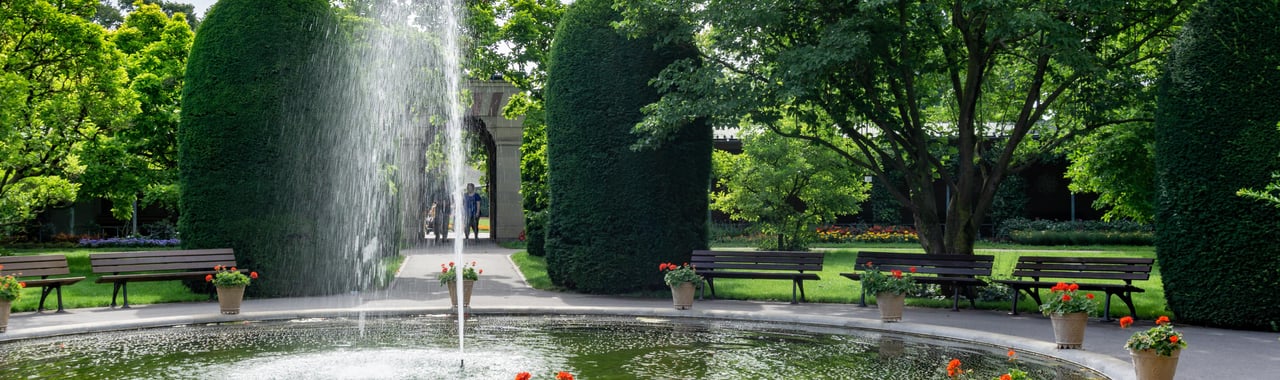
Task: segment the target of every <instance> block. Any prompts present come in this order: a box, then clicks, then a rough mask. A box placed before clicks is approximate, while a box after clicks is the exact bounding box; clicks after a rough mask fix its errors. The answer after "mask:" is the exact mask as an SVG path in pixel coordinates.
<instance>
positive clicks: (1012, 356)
mask: <svg viewBox="0 0 1280 380" xmlns="http://www.w3.org/2000/svg"><path fill="white" fill-rule="evenodd" d="M1017 356H1018V353H1017V352H1013V350H1009V360H1013V359H1014V358H1015V357H1017Z"/></svg>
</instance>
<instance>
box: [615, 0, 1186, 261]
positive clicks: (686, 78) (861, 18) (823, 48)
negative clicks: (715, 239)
mask: <svg viewBox="0 0 1280 380" xmlns="http://www.w3.org/2000/svg"><path fill="white" fill-rule="evenodd" d="M624 3H625V5H626V8H625V14H626V20H624V21H623V22H622V23H621V24H620V27H622V28H624V29H625V30H627V31H628V32H629V33H630V34H631V35H636V36H639V35H646V36H656V37H655V38H657V39H658V40H659V41H670V42H674V43H693V42H698V43H701V49H700V54H701V56H700V57H698V58H699V59H701V60H702V61H703V62H705V64H704V65H702V66H694V65H692V64H690V63H689V62H690V61H681V62H676V63H675V64H673V65H672V66H670V67H669V68H668V69H667V70H666V71H665V72H664V73H663V75H662V76H661V77H659V78H658V79H657V80H656V81H655V85H656V86H657V87H658V88H659V89H660V90H662V91H663V92H664V96H663V98H662V100H661V101H660V102H658V103H657V104H655V105H652V106H650V107H647V108H646V115H647V116H646V119H645V120H644V122H642V123H640V124H638V125H637V130H638V131H641V132H644V133H647V134H648V135H649V136H650V137H651V139H650V141H649V142H650V143H654V144H660V143H662V142H664V141H668V140H670V134H671V131H673V130H676V129H675V128H676V127H678V126H679V125H681V124H683V123H685V122H687V121H688V120H692V118H694V117H700V116H707V117H713V118H715V119H716V120H718V122H717V124H723V123H724V122H725V121H727V120H737V119H739V118H743V117H745V118H747V119H748V120H749V121H750V122H756V123H759V124H762V125H776V124H775V123H773V121H775V120H780V119H784V118H795V119H797V120H800V121H801V122H800V123H797V124H796V125H795V127H784V126H778V127H776V128H773V130H774V132H776V133H779V134H783V135H786V136H791V137H795V138H801V139H807V140H810V141H813V142H814V143H816V144H819V145H821V146H824V147H826V148H828V149H831V150H833V151H836V152H838V153H839V154H840V155H842V156H844V157H845V159H846V160H848V161H849V162H850V164H852V165H856V166H859V167H862V168H864V169H866V170H868V171H871V172H873V173H875V176H876V177H877V178H878V179H879V182H882V183H885V184H887V185H889V186H887V187H888V190H889V191H890V193H891V194H892V195H893V196H894V198H895V199H897V200H898V202H899V203H901V204H902V205H904V206H905V207H906V208H908V209H909V210H910V211H911V213H912V215H913V218H914V220H915V221H914V223H915V227H916V229H917V231H918V232H919V234H920V242H921V245H922V246H923V247H924V249H925V251H926V252H929V253H935V254H972V252H973V243H974V241H975V240H976V238H977V234H978V227H979V226H980V225H981V224H982V222H983V218H984V216H985V215H987V213H988V211H989V209H990V208H991V205H992V200H993V198H994V195H995V193H996V191H997V189H998V188H999V185H1000V183H1001V182H1002V181H1003V180H1004V179H1005V177H1007V176H1009V175H1010V174H1013V173H1017V172H1019V171H1021V170H1024V169H1025V168H1026V167H1028V166H1029V165H1030V164H1031V163H1034V162H1035V160H1036V159H1037V158H1038V157H1040V156H1042V155H1045V154H1046V153H1049V152H1051V151H1053V150H1054V149H1056V148H1057V147H1059V146H1061V145H1062V144H1063V143H1064V142H1065V141H1069V140H1070V139H1071V138H1073V137H1074V136H1077V135H1081V134H1086V133H1088V132H1089V131H1091V130H1094V129H1097V128H1100V127H1102V126H1106V125H1113V124H1121V123H1124V122H1128V121H1131V119H1130V118H1128V117H1126V116H1124V115H1123V113H1121V112H1118V111H1119V110H1121V109H1128V108H1131V107H1129V104H1128V103H1129V102H1130V101H1132V99H1133V96H1132V91H1134V89H1135V88H1141V87H1142V86H1144V85H1145V83H1147V82H1149V81H1150V78H1145V77H1143V76H1141V75H1138V74H1140V71H1138V70H1135V67H1137V66H1139V65H1142V64H1144V63H1145V62H1148V61H1150V60H1152V59H1153V58H1154V57H1156V56H1158V54H1159V52H1158V51H1157V50H1154V49H1153V47H1156V46H1157V45H1158V44H1156V43H1155V41H1160V40H1161V39H1165V38H1170V37H1171V34H1170V30H1171V29H1172V28H1173V27H1174V26H1176V25H1177V22H1178V20H1179V19H1180V17H1181V15H1182V14H1183V13H1184V12H1185V11H1186V9H1188V8H1189V7H1190V4H1191V1H1175V2H1164V1H1126V2H1121V1H1107V0H1096V1H1075V2H1042V1H1013V2H968V1H905V0H900V1H883V2H829V1H819V0H807V1H791V0H788V1H782V0H768V1H758V2H752V3H749V4H744V3H742V2H731V1H719V0H685V1H676V0H671V1H658V2H650V1H624ZM693 32H701V34H699V35H698V37H697V38H696V39H691V38H689V37H682V36H684V35H692V34H693ZM824 120H825V121H827V122H823V121H824ZM890 173H894V174H895V175H901V180H900V181H896V182H895V181H890V178H891V176H890ZM935 184H941V186H935ZM944 189H945V193H949V195H950V197H949V198H947V199H945V202H942V201H940V200H942V199H943V196H942V195H943V194H944Z"/></svg>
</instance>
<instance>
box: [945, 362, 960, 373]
mask: <svg viewBox="0 0 1280 380" xmlns="http://www.w3.org/2000/svg"><path fill="white" fill-rule="evenodd" d="M959 374H960V359H951V361H950V362H948V363H947V376H949V377H956V375H959Z"/></svg>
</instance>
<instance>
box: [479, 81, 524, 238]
mask: <svg viewBox="0 0 1280 380" xmlns="http://www.w3.org/2000/svg"><path fill="white" fill-rule="evenodd" d="M468 88H470V89H471V100H472V102H471V109H470V110H468V111H467V115H466V116H467V118H468V119H470V120H476V121H478V123H476V124H477V125H478V127H479V128H482V129H483V130H484V133H485V134H487V135H488V137H490V138H492V139H493V140H492V144H493V145H491V147H492V148H491V149H489V165H488V172H489V173H488V174H489V181H490V184H489V189H488V192H489V194H488V195H489V237H490V239H494V240H499V241H508V240H515V239H517V238H518V237H519V236H520V232H522V231H524V206H523V205H522V204H521V198H520V142H521V139H522V132H523V128H522V124H523V122H524V117H523V116H521V117H518V118H516V119H514V120H512V119H507V118H505V117H503V116H502V108H503V107H504V106H506V105H507V101H509V100H511V96H512V95H514V94H515V93H516V92H518V91H520V90H519V89H516V88H515V86H512V85H511V84H510V83H507V82H504V81H501V80H472V81H469V82H468Z"/></svg>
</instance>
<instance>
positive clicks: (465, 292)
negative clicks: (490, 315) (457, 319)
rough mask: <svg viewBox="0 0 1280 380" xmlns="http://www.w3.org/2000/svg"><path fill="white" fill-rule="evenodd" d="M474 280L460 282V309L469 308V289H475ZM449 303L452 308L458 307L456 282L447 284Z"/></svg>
mask: <svg viewBox="0 0 1280 380" xmlns="http://www.w3.org/2000/svg"><path fill="white" fill-rule="evenodd" d="M475 284H476V280H462V307H471V289H472V288H473V287H475ZM449 303H450V304H451V305H453V307H458V282H457V281H450V282H449Z"/></svg>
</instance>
